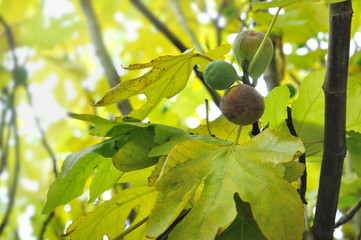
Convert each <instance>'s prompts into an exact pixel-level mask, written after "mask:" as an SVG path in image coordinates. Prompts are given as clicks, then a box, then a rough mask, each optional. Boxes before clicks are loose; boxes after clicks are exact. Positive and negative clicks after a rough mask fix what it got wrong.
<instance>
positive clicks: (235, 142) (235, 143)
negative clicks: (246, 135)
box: [233, 125, 242, 146]
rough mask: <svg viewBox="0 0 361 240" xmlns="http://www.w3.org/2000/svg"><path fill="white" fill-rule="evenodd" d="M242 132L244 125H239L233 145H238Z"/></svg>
mask: <svg viewBox="0 0 361 240" xmlns="http://www.w3.org/2000/svg"><path fill="white" fill-rule="evenodd" d="M241 132H242V125H239V128H238V132H237V136H236V140H235V141H234V142H233V146H236V145H237V144H238V140H239V136H241Z"/></svg>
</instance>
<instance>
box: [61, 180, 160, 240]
mask: <svg viewBox="0 0 361 240" xmlns="http://www.w3.org/2000/svg"><path fill="white" fill-rule="evenodd" d="M156 197H157V192H156V191H154V188H150V187H138V188H128V189H126V190H124V191H122V192H121V193H120V194H118V195H116V196H114V197H113V198H112V199H111V200H109V201H107V202H105V203H103V204H101V205H100V206H99V207H97V208H96V209H95V210H94V211H92V212H90V213H88V214H87V215H85V216H82V217H80V218H78V219H76V220H75V221H74V222H73V223H72V224H71V225H70V226H69V228H68V229H67V232H66V235H65V236H70V237H71V238H72V239H88V240H92V239H94V240H98V239H103V236H104V235H107V236H108V238H109V239H114V238H115V237H116V236H118V235H119V234H120V233H122V232H123V231H124V230H125V221H126V219H127V218H128V215H129V213H130V211H131V210H132V209H134V208H136V209H137V212H138V214H139V215H140V216H148V215H149V214H150V211H151V209H152V207H153V205H154V203H155V201H156ZM143 203H144V204H143ZM136 222H138V219H135V222H133V223H136Z"/></svg>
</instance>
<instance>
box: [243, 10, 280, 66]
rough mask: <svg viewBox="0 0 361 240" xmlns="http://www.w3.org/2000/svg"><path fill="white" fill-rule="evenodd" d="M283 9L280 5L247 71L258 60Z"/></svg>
mask: <svg viewBox="0 0 361 240" xmlns="http://www.w3.org/2000/svg"><path fill="white" fill-rule="evenodd" d="M281 9H282V8H280V7H279V8H278V9H277V12H276V14H275V15H274V16H273V19H272V22H271V25H270V26H269V27H268V30H267V33H266V35H265V36H264V38H263V40H262V42H261V45H259V47H258V49H257V52H256V54H255V55H254V57H253V58H252V61H251V63H250V64H249V65H248V68H247V71H248V72H250V71H252V68H253V66H254V64H255V62H256V60H257V58H258V56H259V54H260V53H261V51H262V49H263V47H264V45H265V44H266V41H267V39H268V37H269V35H270V34H271V31H272V28H273V25H274V24H275V22H276V19H277V17H278V14H279V13H280V11H281Z"/></svg>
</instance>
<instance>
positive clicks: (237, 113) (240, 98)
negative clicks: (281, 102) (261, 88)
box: [220, 84, 265, 125]
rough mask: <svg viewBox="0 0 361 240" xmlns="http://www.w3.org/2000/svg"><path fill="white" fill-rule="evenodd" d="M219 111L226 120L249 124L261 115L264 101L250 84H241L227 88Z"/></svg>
mask: <svg viewBox="0 0 361 240" xmlns="http://www.w3.org/2000/svg"><path fill="white" fill-rule="evenodd" d="M220 108H221V112H222V114H223V115H224V117H225V118H226V119H228V121H230V122H232V123H234V124H238V125H249V124H252V123H254V122H256V121H257V120H258V119H260V118H261V117H262V115H263V112H264V108H265V103H264V100H263V97H262V95H261V94H260V93H259V92H258V91H257V90H256V89H255V88H254V87H252V86H250V85H246V84H241V85H236V86H233V87H231V88H230V89H228V90H227V91H226V92H225V93H224V95H223V97H222V99H221V104H220Z"/></svg>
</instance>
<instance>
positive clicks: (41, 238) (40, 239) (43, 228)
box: [38, 211, 55, 240]
mask: <svg viewBox="0 0 361 240" xmlns="http://www.w3.org/2000/svg"><path fill="white" fill-rule="evenodd" d="M54 216H55V214H54V211H52V212H51V213H50V214H49V216H48V218H47V219H46V220H45V222H44V223H43V227H42V228H41V232H40V235H39V238H38V239H39V240H43V239H44V234H45V230H46V227H47V226H48V225H49V223H50V221H51V219H53V217H54Z"/></svg>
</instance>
